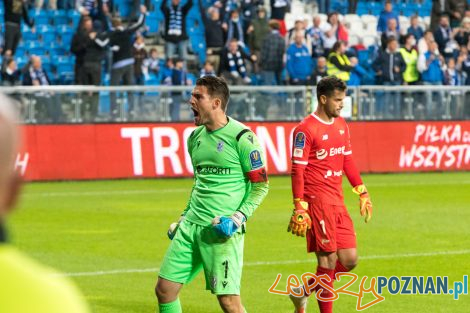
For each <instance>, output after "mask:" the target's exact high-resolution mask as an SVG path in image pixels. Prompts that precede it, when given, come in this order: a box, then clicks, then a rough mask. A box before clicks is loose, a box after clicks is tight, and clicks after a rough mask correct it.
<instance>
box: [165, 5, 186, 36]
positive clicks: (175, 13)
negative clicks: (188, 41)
mask: <svg viewBox="0 0 470 313" xmlns="http://www.w3.org/2000/svg"><path fill="white" fill-rule="evenodd" d="M182 34H183V12H182V10H181V6H179V5H178V7H177V8H176V10H175V8H174V6H173V5H171V6H170V21H169V24H168V35H172V36H181V35H182Z"/></svg>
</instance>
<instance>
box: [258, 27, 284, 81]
mask: <svg viewBox="0 0 470 313" xmlns="http://www.w3.org/2000/svg"><path fill="white" fill-rule="evenodd" d="M280 26H281V25H280V24H279V21H277V20H271V21H269V28H270V30H271V32H270V33H269V34H268V35H267V36H266V38H265V39H264V41H263V44H262V47H261V56H260V60H259V62H260V64H259V66H260V68H261V80H262V82H263V84H264V85H281V84H282V79H281V75H282V70H283V69H284V64H283V63H284V54H285V50H286V46H285V41H284V39H283V38H282V36H281V34H280V31H279V29H280Z"/></svg>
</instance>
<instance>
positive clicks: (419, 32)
mask: <svg viewBox="0 0 470 313" xmlns="http://www.w3.org/2000/svg"><path fill="white" fill-rule="evenodd" d="M418 23H419V17H418V15H413V16H412V17H411V18H410V27H408V31H407V34H412V35H413V36H414V37H415V39H416V40H420V39H421V38H423V36H424V30H423V29H422V28H421V26H419V24H418Z"/></svg>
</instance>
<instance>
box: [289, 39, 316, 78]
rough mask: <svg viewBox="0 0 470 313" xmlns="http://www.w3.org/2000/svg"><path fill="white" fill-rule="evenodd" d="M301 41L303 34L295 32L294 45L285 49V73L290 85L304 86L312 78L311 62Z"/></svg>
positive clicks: (308, 53)
mask: <svg viewBox="0 0 470 313" xmlns="http://www.w3.org/2000/svg"><path fill="white" fill-rule="evenodd" d="M303 40H304V34H303V33H302V32H300V31H297V32H296V33H295V35H294V43H292V44H291V45H290V46H289V48H288V49H287V72H288V73H289V78H290V84H291V85H306V84H307V83H308V82H309V81H310V78H311V76H312V72H313V61H312V57H311V56H310V52H309V51H308V48H307V46H306V45H305V44H304V43H303Z"/></svg>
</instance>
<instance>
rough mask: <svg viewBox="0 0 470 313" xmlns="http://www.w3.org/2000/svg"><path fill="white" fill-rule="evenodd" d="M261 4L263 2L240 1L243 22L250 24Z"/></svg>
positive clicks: (261, 0) (252, 0)
mask: <svg viewBox="0 0 470 313" xmlns="http://www.w3.org/2000/svg"><path fill="white" fill-rule="evenodd" d="M263 4H264V1H263V0H241V1H240V4H239V6H240V12H241V13H242V18H243V20H244V21H245V22H247V23H249V24H250V23H251V20H252V19H254V18H255V16H256V11H257V7H258V6H262V5H263Z"/></svg>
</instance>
